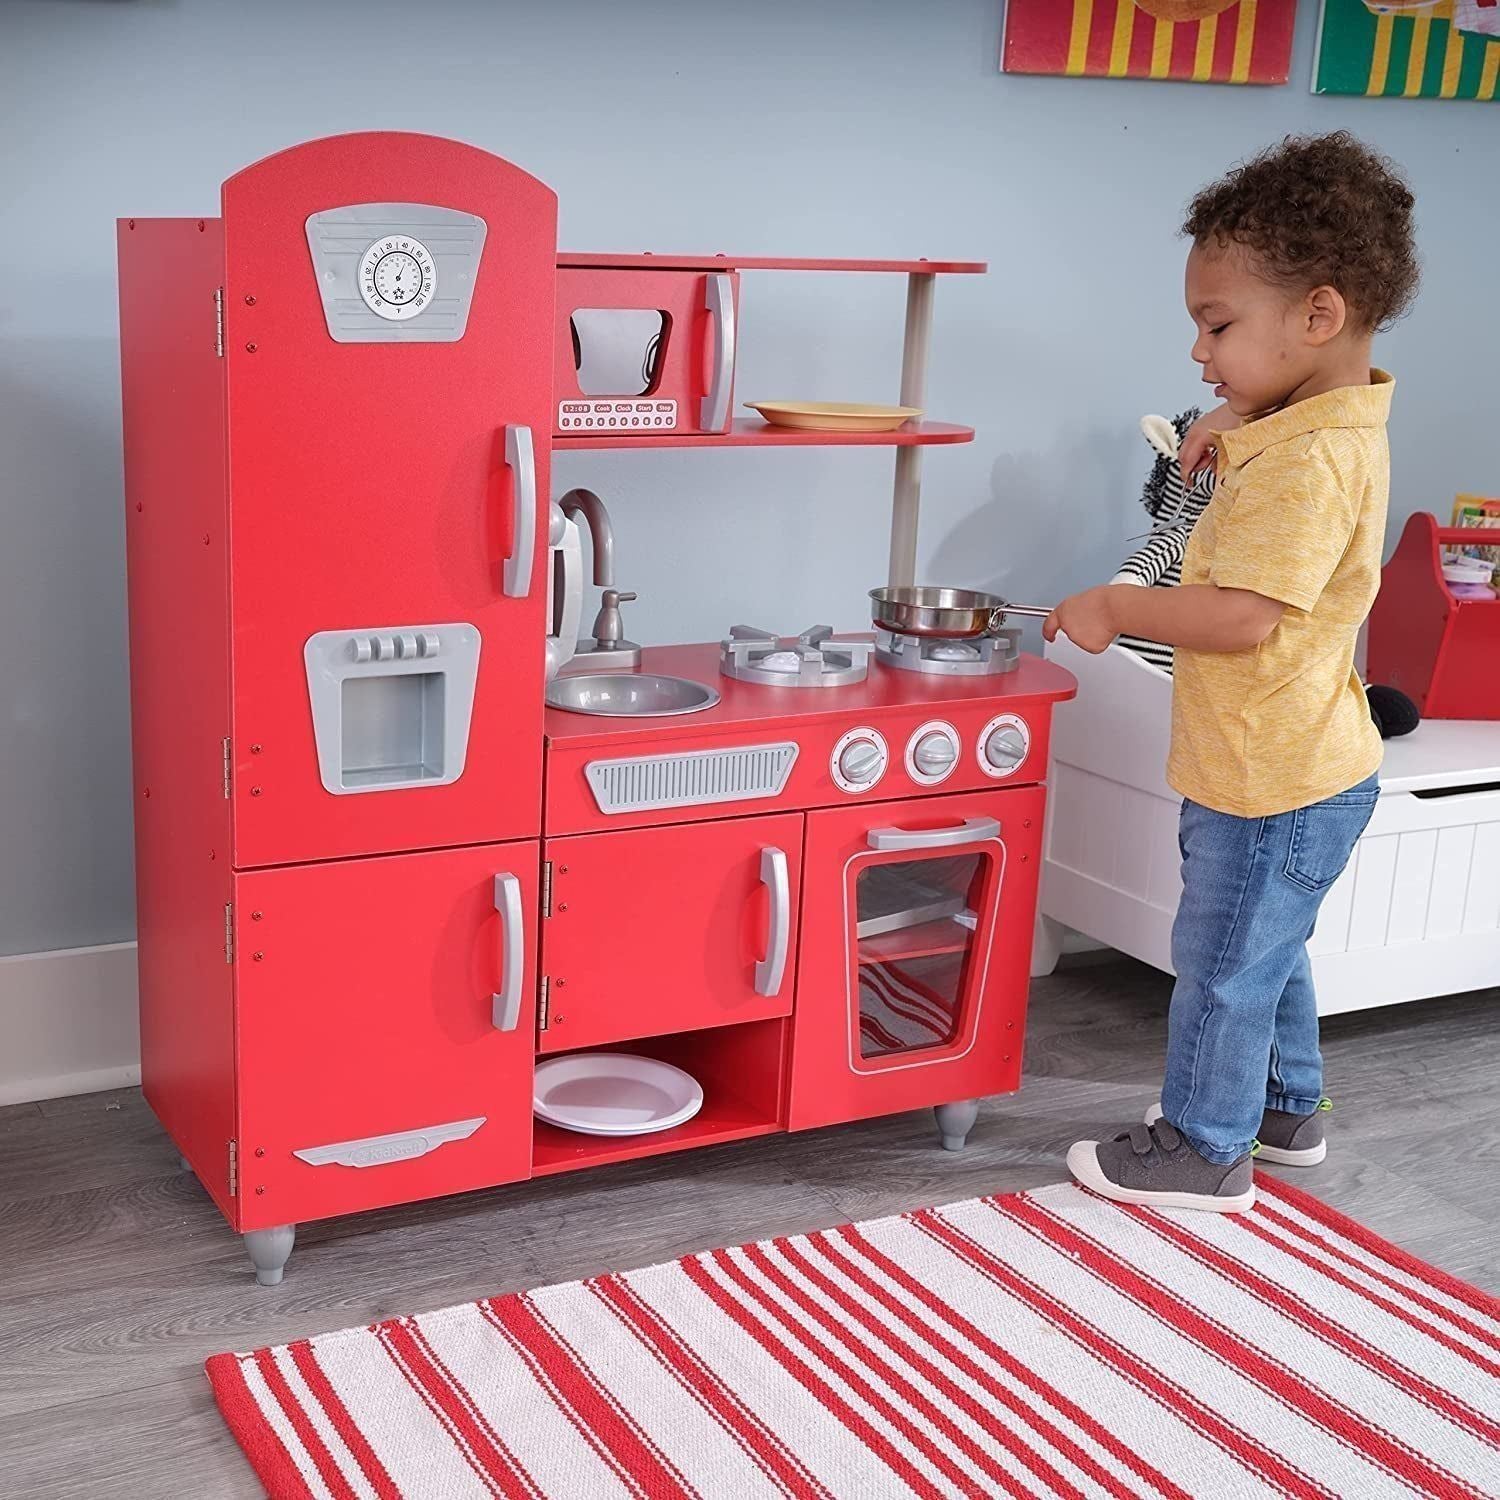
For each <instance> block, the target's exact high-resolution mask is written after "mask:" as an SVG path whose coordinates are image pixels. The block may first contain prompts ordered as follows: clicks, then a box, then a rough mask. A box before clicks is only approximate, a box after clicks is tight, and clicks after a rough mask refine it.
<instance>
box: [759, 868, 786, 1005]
mask: <svg viewBox="0 0 1500 1500" xmlns="http://www.w3.org/2000/svg"><path fill="white" fill-rule="evenodd" d="M760 878H761V883H762V884H763V885H764V886H765V887H766V889H767V890H768V891H769V892H770V894H771V914H770V918H769V920H768V921H767V924H766V926H767V931H766V956H765V957H764V958H763V959H761V960H760V962H759V963H757V964H756V966H755V993H756V994H757V995H767V996H775V995H779V994H780V993H781V981H782V980H783V979H784V978H785V977H786V956H787V953H788V952H789V951H790V949H791V946H792V880H791V876H790V875H789V874H788V872H787V864H786V854H785V853H784V852H783V851H782V850H780V849H762V850H761V851H760Z"/></svg>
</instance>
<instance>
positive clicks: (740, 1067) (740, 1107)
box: [531, 1016, 792, 1177]
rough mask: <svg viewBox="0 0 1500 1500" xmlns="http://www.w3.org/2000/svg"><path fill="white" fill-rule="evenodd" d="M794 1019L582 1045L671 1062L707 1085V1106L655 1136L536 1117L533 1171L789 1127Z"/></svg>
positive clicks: (539, 1173)
mask: <svg viewBox="0 0 1500 1500" xmlns="http://www.w3.org/2000/svg"><path fill="white" fill-rule="evenodd" d="M791 1024H792V1023H791V1018H790V1017H788V1016H777V1017H774V1018H773V1019H771V1020H768V1021H747V1022H744V1023H741V1024H739V1025H731V1026H716V1027H714V1028H712V1029H710V1030H704V1031H683V1032H677V1033H675V1034H673V1035H671V1036H659V1037H647V1038H642V1039H638V1040H634V1041H628V1042H619V1043H613V1044H611V1045H609V1046H601V1047H586V1048H582V1049H580V1050H582V1051H585V1052H633V1053H636V1054H637V1055H639V1056H643V1057H655V1058H659V1059H660V1060H661V1061H662V1062H668V1063H672V1064H674V1065H675V1066H677V1067H679V1068H682V1069H683V1070H684V1071H685V1072H688V1073H691V1074H692V1075H693V1077H694V1078H696V1079H697V1080H698V1082H699V1083H700V1084H702V1085H703V1108H702V1109H701V1110H699V1111H698V1113H697V1114H696V1115H694V1116H693V1118H692V1119H691V1120H689V1121H687V1122H686V1124H683V1125H679V1126H677V1127H676V1128H675V1129H673V1130H663V1131H661V1132H659V1133H657V1134H655V1135H633V1136H603V1135H581V1134H579V1133H578V1132H576V1131H572V1130H562V1129H560V1128H559V1127H558V1126H556V1125H549V1124H548V1123H547V1122H546V1121H544V1120H533V1121H532V1146H531V1170H532V1175H533V1176H535V1177H546V1176H550V1175H551V1174H552V1173H555V1172H573V1171H579V1170H581V1169H583V1168H585V1167H596V1166H603V1165H605V1164H606V1163H608V1162H616V1161H633V1160H635V1159H636V1158H638V1157H647V1156H662V1155H664V1154H665V1153H667V1152H669V1151H685V1150H688V1149H689V1148H691V1147H694V1146H712V1145H716V1144H719V1143H721V1142H726V1141H742V1140H747V1139H749V1138H750V1137H751V1136H757V1135H772V1134H774V1133H775V1132H777V1131H779V1130H783V1129H785V1119H786V1108H785V1099H784V1092H783V1083H784V1079H785V1075H786V1058H787V1048H788V1046H789V1043H790V1028H791ZM552 1055H553V1056H557V1055H559V1054H556V1053H554V1054H552Z"/></svg>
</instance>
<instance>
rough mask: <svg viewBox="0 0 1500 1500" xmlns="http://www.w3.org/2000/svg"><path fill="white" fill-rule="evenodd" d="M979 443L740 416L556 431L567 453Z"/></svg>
mask: <svg viewBox="0 0 1500 1500" xmlns="http://www.w3.org/2000/svg"><path fill="white" fill-rule="evenodd" d="M973 441H974V429H973V428H972V427H963V426H960V425H958V424H957V423H953V422H908V423H904V424H903V425H902V426H900V427H897V428H896V429H895V430H894V431H891V432H807V431H804V430H803V429H801V428H797V427H773V426H772V425H771V424H770V423H769V422H762V421H761V420H760V418H759V417H736V418H735V421H734V425H733V427H732V428H731V429H730V431H728V432H693V433H666V432H663V433H650V432H638V433H610V432H604V433H588V434H578V433H555V434H554V435H553V438H552V447H553V451H554V452H563V453H581V452H587V451H588V450H590V449H599V450H600V451H601V452H602V451H608V452H610V453H619V452H621V451H623V450H625V449H627V448H910V447H917V446H931V445H937V444H942V443H972V442H973Z"/></svg>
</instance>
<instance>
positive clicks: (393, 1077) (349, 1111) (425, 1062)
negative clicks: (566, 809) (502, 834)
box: [232, 841, 540, 1230]
mask: <svg viewBox="0 0 1500 1500" xmlns="http://www.w3.org/2000/svg"><path fill="white" fill-rule="evenodd" d="M538 859H539V850H538V846H537V845H536V844H535V843H532V842H529V841H528V842H524V843H517V844H503V845H497V844H491V845H487V846H484V847H481V848H475V849H446V850H439V851H437V852H435V853H430V854H403V855H394V856H387V857H383V858H379V859H359V860H341V861H338V862H336V863H332V864H317V865H296V866H291V867H288V868H283V869H275V870H250V871H247V872H245V873H243V874H240V875H238V876H236V878H235V882H234V885H235V891H234V907H233V928H232V941H233V949H234V959H235V998H236V1008H237V1013H238V1018H239V1022H238V1049H239V1052H238V1057H239V1071H238V1110H237V1113H238V1122H239V1123H238V1132H237V1142H238V1151H237V1157H238V1179H239V1180H238V1192H237V1194H236V1206H237V1209H238V1214H239V1222H238V1223H237V1226H236V1227H238V1228H239V1229H241V1230H244V1229H257V1228H263V1227H266V1226H268V1225H272V1224H295V1223H299V1222H301V1221H303V1220H307V1219H317V1218H325V1217H327V1216H328V1215H330V1214H342V1213H354V1212H357V1211H359V1210H362V1209H367V1208H379V1207H381V1206H383V1205H385V1204H390V1203H408V1202H413V1201H415V1200H417V1199H423V1198H433V1197H437V1196H439V1195H440V1194H443V1193H460V1192H466V1191H468V1190H470V1189H472V1188H481V1187H489V1186H492V1185H494V1184H496V1183H502V1182H516V1181H520V1180H521V1179H523V1178H525V1177H528V1176H529V1175H530V1173H531V1079H532V1062H533V1056H534V1047H535V1036H536V937H537V907H538V903H537V896H538V891H539V886H540V870H539V865H538Z"/></svg>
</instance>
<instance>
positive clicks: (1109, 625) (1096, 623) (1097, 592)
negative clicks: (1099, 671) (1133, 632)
mask: <svg viewBox="0 0 1500 1500" xmlns="http://www.w3.org/2000/svg"><path fill="white" fill-rule="evenodd" d="M1125 587H1129V585H1125ZM1119 592H1120V590H1119V589H1118V588H1113V587H1111V586H1109V585H1108V584H1106V585H1104V586H1102V587H1100V588H1096V589H1085V590H1084V592H1083V593H1081V594H1074V595H1073V597H1072V598H1071V599H1064V600H1063V602H1062V603H1061V604H1059V605H1058V606H1057V608H1056V609H1054V610H1053V611H1052V613H1051V614H1050V615H1048V616H1047V618H1046V620H1045V621H1043V623H1042V635H1043V636H1045V637H1046V639H1047V640H1049V641H1055V640H1056V639H1057V637H1058V634H1059V632H1061V633H1062V634H1063V635H1065V636H1067V638H1068V639H1069V640H1070V641H1072V643H1073V644H1074V645H1075V646H1078V647H1080V648H1082V649H1083V650H1084V651H1087V652H1089V653H1090V654H1091V655H1094V656H1098V654H1099V653H1100V652H1101V651H1107V650H1108V649H1109V647H1110V645H1111V644H1112V643H1113V642H1114V639H1115V637H1116V636H1117V635H1119V633H1120V627H1119V624H1118V623H1117V622H1116V619H1115V609H1114V601H1115V598H1116V596H1117V595H1118V594H1119Z"/></svg>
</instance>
